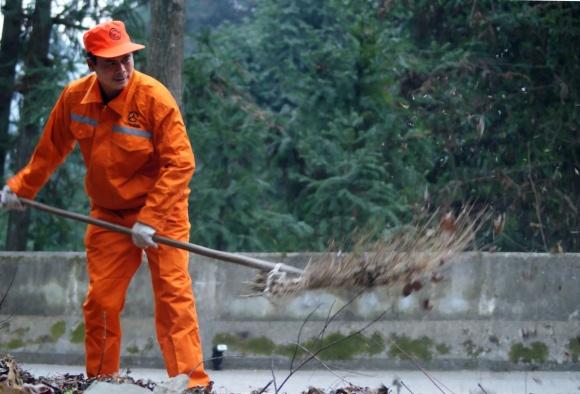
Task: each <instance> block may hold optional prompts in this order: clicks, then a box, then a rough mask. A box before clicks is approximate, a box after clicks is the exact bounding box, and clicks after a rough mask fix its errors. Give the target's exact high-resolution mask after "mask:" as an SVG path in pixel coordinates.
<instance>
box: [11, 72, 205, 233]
mask: <svg viewBox="0 0 580 394" xmlns="http://www.w3.org/2000/svg"><path fill="white" fill-rule="evenodd" d="M75 142H78V143H79V145H80V150H81V153H82V156H83V159H84V162H85V165H86V168H87V173H86V176H85V189H86V192H87V194H88V195H89V197H90V199H91V204H92V206H93V207H95V208H104V209H108V210H122V209H140V211H139V215H138V217H137V220H138V221H139V222H142V223H144V224H147V225H149V226H151V227H153V228H155V229H157V230H158V231H159V230H161V229H162V228H163V223H164V218H165V217H167V216H168V212H169V211H170V209H171V208H172V207H173V205H174V204H175V203H176V202H177V201H179V200H180V199H182V198H187V196H188V195H189V187H188V184H189V181H190V179H191V177H192V175H193V172H194V170H195V160H194V156H193V152H192V150H191V145H190V143H189V139H188V137H187V133H186V130H185V125H184V124H183V120H182V118H181V114H180V112H179V108H178V106H177V104H176V103H175V100H174V99H173V97H172V96H171V94H170V93H169V91H168V90H167V89H166V88H165V87H164V86H163V85H162V84H161V83H160V82H158V81H156V80H155V79H153V78H151V77H149V76H147V75H145V74H142V73H140V72H138V71H133V74H132V76H131V80H130V81H129V84H128V86H126V87H125V89H123V91H122V92H121V94H119V96H117V97H116V98H114V99H113V100H111V101H110V102H109V103H108V104H107V105H104V104H103V100H102V98H101V92H100V88H99V84H98V81H97V78H96V76H95V75H94V74H90V75H88V76H86V77H84V78H81V79H79V80H77V81H74V82H72V83H71V84H70V85H69V86H67V87H66V88H65V89H64V91H63V92H62V94H61V96H60V98H59V99H58V101H57V103H56V105H55V106H54V108H53V110H52V113H51V114H50V117H49V119H48V122H47V124H46V126H45V128H44V133H43V135H42V137H41V139H40V141H39V142H38V145H37V146H36V149H35V151H34V153H33V155H32V158H31V159H30V162H29V163H28V164H27V165H26V167H24V168H23V169H22V170H21V171H20V172H19V173H18V174H16V175H15V176H14V177H12V178H11V179H9V180H8V182H7V183H8V186H9V187H10V188H11V189H12V191H14V192H15V193H16V194H17V195H19V196H21V197H27V198H34V196H35V195H36V194H37V193H38V191H39V190H40V189H41V188H42V186H43V185H44V184H45V183H46V181H47V180H48V178H49V177H50V175H51V174H52V172H53V171H54V170H55V169H56V167H57V166H58V165H59V164H61V163H62V162H63V161H64V159H65V158H66V156H67V154H68V153H69V152H70V151H71V150H72V148H73V147H74V144H75Z"/></svg>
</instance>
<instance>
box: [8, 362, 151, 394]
mask: <svg viewBox="0 0 580 394" xmlns="http://www.w3.org/2000/svg"><path fill="white" fill-rule="evenodd" d="M95 380H97V379H96V378H87V377H85V375H84V374H82V373H81V374H78V375H75V374H68V373H65V374H63V375H56V376H53V377H43V376H40V377H35V376H34V375H32V374H31V373H30V372H28V371H25V370H23V369H22V368H21V367H20V366H19V365H18V364H17V363H16V360H14V358H13V357H11V356H6V357H4V358H1V359H0V394H21V393H26V394H77V393H82V392H84V391H85V390H86V389H87V388H88V387H89V386H90V385H91V384H92V383H93V382H94V381H95ZM98 380H99V381H104V382H109V383H118V384H120V383H128V384H136V385H138V386H141V387H143V388H146V389H149V390H153V389H154V388H155V386H156V383H155V382H153V381H151V380H143V379H139V380H137V379H134V378H132V377H131V376H128V375H125V376H115V377H99V378H98Z"/></svg>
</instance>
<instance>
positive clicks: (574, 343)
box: [568, 335, 580, 363]
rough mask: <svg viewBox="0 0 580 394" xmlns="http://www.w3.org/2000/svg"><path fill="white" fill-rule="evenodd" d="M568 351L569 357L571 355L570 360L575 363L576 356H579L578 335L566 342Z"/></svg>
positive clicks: (579, 344)
mask: <svg viewBox="0 0 580 394" xmlns="http://www.w3.org/2000/svg"><path fill="white" fill-rule="evenodd" d="M568 351H569V353H570V357H572V361H574V362H575V363H576V362H578V358H579V357H580V335H578V336H577V337H576V338H570V341H569V342H568Z"/></svg>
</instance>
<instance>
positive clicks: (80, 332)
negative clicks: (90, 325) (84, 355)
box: [69, 322, 85, 343]
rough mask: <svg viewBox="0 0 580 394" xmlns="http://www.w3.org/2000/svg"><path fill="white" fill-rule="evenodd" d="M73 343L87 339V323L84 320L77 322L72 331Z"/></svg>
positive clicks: (71, 338)
mask: <svg viewBox="0 0 580 394" xmlns="http://www.w3.org/2000/svg"><path fill="white" fill-rule="evenodd" d="M69 339H70V341H71V343H83V342H84V340H85V325H84V323H83V322H80V323H79V324H77V326H76V327H75V328H74V329H73V330H72V331H71V333H70V338H69Z"/></svg>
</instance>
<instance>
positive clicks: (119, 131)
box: [111, 125, 153, 176]
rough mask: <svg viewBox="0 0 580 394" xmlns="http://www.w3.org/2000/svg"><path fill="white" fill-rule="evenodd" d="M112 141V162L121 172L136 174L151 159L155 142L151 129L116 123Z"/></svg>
mask: <svg viewBox="0 0 580 394" xmlns="http://www.w3.org/2000/svg"><path fill="white" fill-rule="evenodd" d="M111 142H112V144H111V160H112V164H113V166H114V167H115V169H116V171H117V172H118V173H120V174H124V175H127V176H128V175H132V174H135V173H136V172H138V171H139V169H141V168H142V167H143V166H145V164H147V162H148V161H149V160H151V157H152V154H153V143H152V134H151V132H149V131H146V130H140V129H133V128H129V127H125V126H120V125H114V126H113V132H112V133H111Z"/></svg>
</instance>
